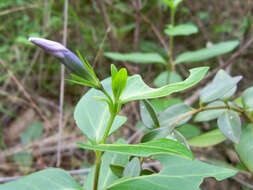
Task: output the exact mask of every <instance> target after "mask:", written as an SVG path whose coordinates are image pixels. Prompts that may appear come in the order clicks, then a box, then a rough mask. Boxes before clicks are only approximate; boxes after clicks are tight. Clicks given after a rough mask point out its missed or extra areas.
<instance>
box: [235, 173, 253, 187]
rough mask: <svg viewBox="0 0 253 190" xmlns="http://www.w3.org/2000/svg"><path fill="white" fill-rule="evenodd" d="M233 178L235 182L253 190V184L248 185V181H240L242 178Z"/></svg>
mask: <svg viewBox="0 0 253 190" xmlns="http://www.w3.org/2000/svg"><path fill="white" fill-rule="evenodd" d="M231 178H232V179H233V180H235V181H236V182H238V183H240V184H242V185H243V186H246V187H248V188H249V189H251V190H253V184H250V183H248V182H246V181H243V180H242V179H240V178H239V177H237V176H233V177H231Z"/></svg>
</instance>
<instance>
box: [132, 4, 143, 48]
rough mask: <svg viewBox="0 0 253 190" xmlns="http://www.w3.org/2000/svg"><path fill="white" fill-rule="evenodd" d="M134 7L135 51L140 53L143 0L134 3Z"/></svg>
mask: <svg viewBox="0 0 253 190" xmlns="http://www.w3.org/2000/svg"><path fill="white" fill-rule="evenodd" d="M133 7H134V8H135V30H134V49H135V51H138V50H139V41H140V23H141V20H140V18H141V16H140V10H141V0H135V1H133Z"/></svg>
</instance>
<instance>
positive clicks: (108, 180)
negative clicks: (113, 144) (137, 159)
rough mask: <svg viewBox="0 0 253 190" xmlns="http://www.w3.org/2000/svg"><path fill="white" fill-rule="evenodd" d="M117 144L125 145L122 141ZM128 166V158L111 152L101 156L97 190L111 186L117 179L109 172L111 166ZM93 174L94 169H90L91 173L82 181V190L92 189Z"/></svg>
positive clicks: (111, 171)
mask: <svg viewBox="0 0 253 190" xmlns="http://www.w3.org/2000/svg"><path fill="white" fill-rule="evenodd" d="M117 143H122V144H124V143H126V142H125V141H124V140H122V139H119V140H118V141H117ZM127 164H128V156H127V155H122V154H115V153H111V152H105V153H104V154H103V156H102V163H101V172H100V175H99V183H98V189H99V190H100V189H101V190H102V189H104V188H105V187H106V186H107V185H110V184H112V183H113V182H114V181H115V180H117V179H119V176H117V175H116V174H115V173H114V172H113V170H111V166H112V165H116V166H119V167H121V168H123V170H124V167H125V166H126V165H127ZM94 173H95V168H92V170H91V172H89V174H88V176H87V177H86V179H85V180H84V185H83V186H84V189H93V181H94Z"/></svg>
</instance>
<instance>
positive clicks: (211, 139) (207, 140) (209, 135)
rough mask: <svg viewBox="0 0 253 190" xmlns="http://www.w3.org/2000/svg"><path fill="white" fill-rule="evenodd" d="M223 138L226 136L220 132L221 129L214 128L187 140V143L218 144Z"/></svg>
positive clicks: (196, 144) (199, 145)
mask: <svg viewBox="0 0 253 190" xmlns="http://www.w3.org/2000/svg"><path fill="white" fill-rule="evenodd" d="M224 140H226V137H225V136H224V135H223V134H222V133H221V131H220V130H219V129H214V130H212V131H209V132H206V133H204V134H202V135H200V136H197V137H194V138H192V139H190V140H188V143H189V145H191V146H195V147H208V146H213V145H216V144H219V143H221V142H223V141H224Z"/></svg>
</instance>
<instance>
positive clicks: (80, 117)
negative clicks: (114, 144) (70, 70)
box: [74, 78, 126, 142]
mask: <svg viewBox="0 0 253 190" xmlns="http://www.w3.org/2000/svg"><path fill="white" fill-rule="evenodd" d="M102 85H103V87H104V88H105V89H106V90H108V91H109V90H110V91H109V94H112V90H111V79H110V78H108V79H105V80H104V81H102ZM94 96H98V97H103V98H106V96H105V95H104V94H103V93H102V92H101V91H98V90H96V89H90V90H89V91H88V92H87V93H86V94H85V95H84V96H83V97H82V98H81V99H80V100H79V102H78V104H77V105H76V108H75V112H74V118H75V121H76V123H77V126H78V127H79V129H81V131H82V132H83V133H84V134H85V135H86V136H87V137H88V138H89V140H90V141H92V142H100V141H101V140H102V138H103V135H104V132H105V130H106V124H107V122H108V121H109V117H110V111H109V108H108V105H107V103H106V102H101V101H97V100H96V99H95V98H94ZM125 122H126V118H125V117H123V116H117V117H116V118H115V120H114V122H113V126H112V127H111V130H110V133H109V134H110V135H111V134H112V133H113V132H114V131H116V130H117V129H118V128H119V127H120V126H122V125H123V124H124V123H125Z"/></svg>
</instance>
